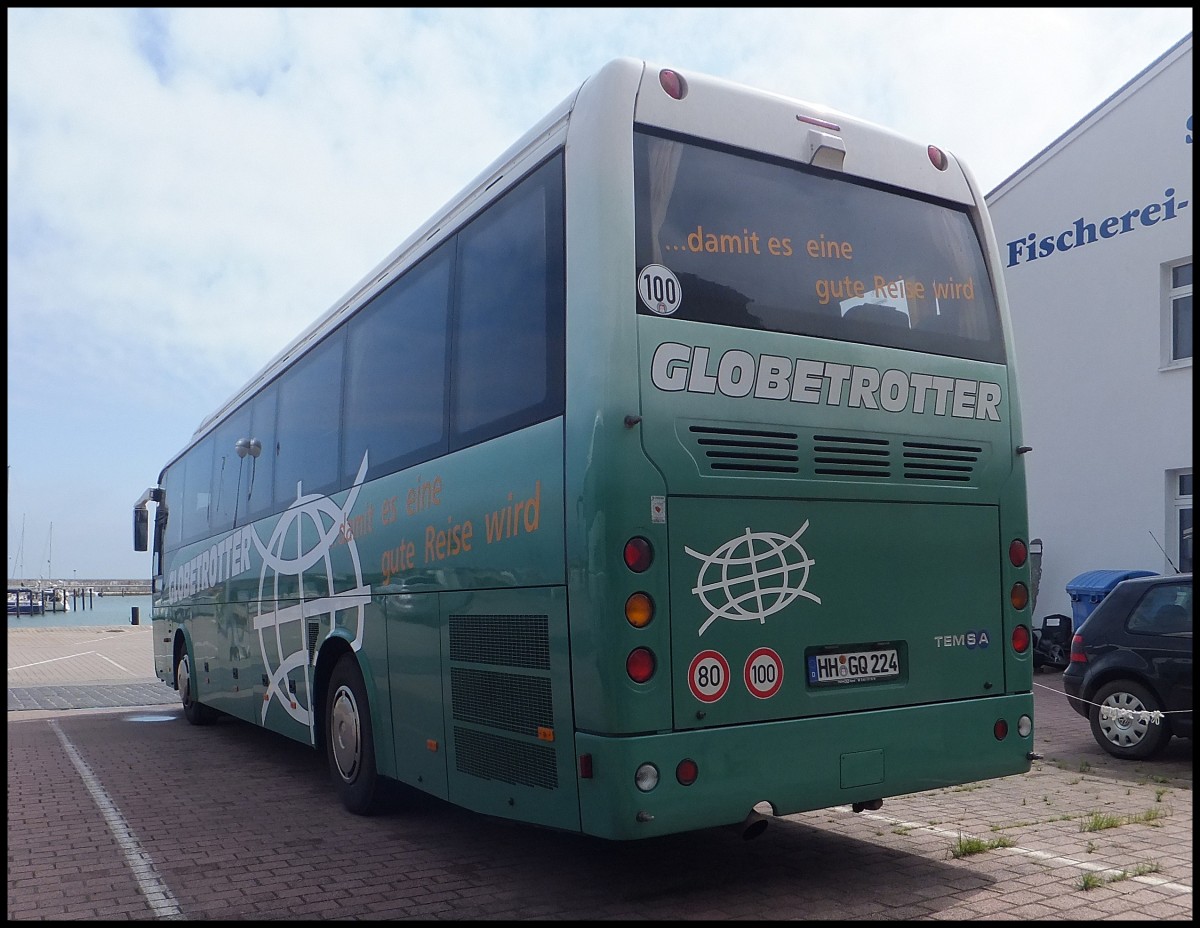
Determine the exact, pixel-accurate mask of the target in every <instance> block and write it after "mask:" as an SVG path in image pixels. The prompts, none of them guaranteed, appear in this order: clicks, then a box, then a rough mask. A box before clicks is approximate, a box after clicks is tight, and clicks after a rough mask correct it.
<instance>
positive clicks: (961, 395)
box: [650, 342, 1002, 422]
mask: <svg viewBox="0 0 1200 928" xmlns="http://www.w3.org/2000/svg"><path fill="white" fill-rule="evenodd" d="M650 379H651V382H653V384H654V386H655V387H657V388H658V389H659V390H662V391H664V392H667V393H678V392H683V391H686V392H688V393H707V394H712V395H715V394H717V393H720V394H721V395H722V396H728V397H734V398H737V397H747V396H753V397H754V398H755V399H760V400H775V401H778V402H792V403H814V404H824V405H826V406H846V407H847V408H849V409H882V410H884V411H885V412H892V413H900V412H914V413H918V414H921V413H926V412H931V413H933V415H935V416H945V415H949V416H952V417H954V418H958V419H987V420H990V421H992V422H999V421H1000V404H1001V402H1002V392H1001V389H1000V385H999V384H998V383H992V382H991V381H990V380H969V379H965V378H962V377H944V376H940V375H937V374H923V373H920V372H916V371H914V372H909V371H902V370H897V369H895V368H892V369H889V370H886V371H882V372H881V371H879V370H877V369H876V368H873V367H864V366H861V365H850V364H837V363H835V362H833V361H819V360H812V359H808V358H790V357H784V356H782V355H772V354H760V355H754V354H751V353H750V352H748V351H742V350H740V349H737V348H732V349H729V350H728V351H725V352H723V353H722V354H720V355H719V356H717V357H715V358H714V357H713V356H712V350H711V349H709V348H706V347H705V346H703V345H695V346H692V345H684V344H681V343H679V342H663V343H662V344H661V345H659V346H658V348H657V349H655V352H654V360H653V361H652V362H651V366H650Z"/></svg>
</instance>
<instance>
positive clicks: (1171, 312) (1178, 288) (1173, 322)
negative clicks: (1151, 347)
mask: <svg viewBox="0 0 1200 928" xmlns="http://www.w3.org/2000/svg"><path fill="white" fill-rule="evenodd" d="M1167 274H1168V290H1167V300H1166V313H1165V319H1164V320H1163V321H1164V323H1165V325H1164V326H1163V349H1164V351H1163V354H1164V358H1163V360H1164V366H1165V367H1173V366H1177V365H1183V364H1190V363H1191V360H1192V262H1191V259H1188V260H1187V261H1182V262H1180V263H1179V264H1172V265H1169V266H1168V267H1167Z"/></svg>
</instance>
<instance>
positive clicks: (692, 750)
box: [134, 59, 1034, 840]
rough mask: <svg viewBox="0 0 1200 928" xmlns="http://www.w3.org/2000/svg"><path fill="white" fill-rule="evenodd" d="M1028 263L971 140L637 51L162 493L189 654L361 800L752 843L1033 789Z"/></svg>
mask: <svg viewBox="0 0 1200 928" xmlns="http://www.w3.org/2000/svg"><path fill="white" fill-rule="evenodd" d="M1001 267H1002V263H1001V260H1000V256H999V251H998V248H997V243H996V240H995V237H994V235H993V232H992V227H991V224H990V220H989V218H988V214H987V210H986V207H985V205H984V201H983V195H982V193H981V191H980V189H979V187H978V185H977V184H976V182H975V181H974V179H973V177H972V175H971V173H970V171H969V170H968V169H967V168H966V167H965V166H964V165H963V164H962V163H961V162H960V161H959V160H958V159H957V158H955V157H954V156H953V155H952V154H950V153H948V152H946V151H944V150H942V149H940V148H938V147H936V146H933V145H927V144H924V143H918V142H913V141H910V140H908V139H905V138H904V137H902V136H901V135H898V134H896V133H894V132H892V131H889V130H885V129H883V128H881V127H878V126H875V125H872V124H870V123H867V122H864V121H862V120H859V119H855V118H853V117H851V116H847V115H845V114H842V113H839V112H835V111H833V110H830V109H827V108H825V107H821V106H814V105H812V104H808V103H804V102H801V101H799V100H794V99H790V98H787V97H783V96H779V95H776V94H770V93H765V92H761V91H757V90H752V89H749V88H746V87H742V86H739V85H735V84H732V83H729V82H726V81H723V80H718V79H714V78H711V77H707V76H704V75H701V74H692V73H687V72H682V71H678V70H672V69H667V68H660V67H657V66H654V65H651V64H649V63H647V62H643V61H635V60H630V59H618V60H615V61H612V62H610V63H608V64H607V65H606V66H604V67H603V68H602V69H601V70H599V71H598V72H597V73H595V74H594V75H593V76H592V77H590V78H589V79H588V80H587V81H585V82H584V83H583V84H582V86H580V87H579V88H578V89H577V90H576V91H575V92H574V93H572V94H571V95H570V96H569V97H568V98H567V99H566V100H565V101H564V102H563V103H562V104H560V105H559V106H558V107H557V108H556V109H554V110H553V111H552V112H551V113H550V114H549V115H547V116H546V117H545V118H544V119H543V120H542V121H541V122H539V123H538V124H537V125H535V126H534V127H533V128H532V129H531V130H530V131H529V132H528V133H527V134H526V135H525V136H523V137H522V138H521V139H520V140H519V141H518V142H517V143H516V144H514V145H513V146H512V147H511V148H510V149H509V150H508V151H507V152H505V153H504V154H503V155H502V156H501V157H500V158H498V159H497V160H496V161H495V162H494V163H493V164H492V165H491V166H490V167H489V168H487V170H485V171H484V172H483V173H482V174H480V175H479V177H478V178H477V179H476V180H475V181H474V182H472V183H471V184H470V185H469V186H468V187H467V188H466V189H465V190H464V191H463V192H462V193H461V194H460V195H459V196H458V197H457V198H456V199H454V200H453V201H452V202H451V203H450V204H449V205H447V206H446V207H445V208H444V209H443V210H442V211H441V212H440V213H438V214H437V215H436V216H434V217H433V218H432V219H431V220H430V221H429V222H428V223H426V224H425V225H424V226H423V227H422V228H420V229H419V230H417V232H415V233H414V234H413V235H412V236H411V237H410V238H409V239H408V240H407V241H405V242H404V243H403V244H402V245H400V246H399V247H398V248H397V249H396V250H395V251H394V252H393V253H392V254H391V255H390V256H388V257H387V258H386V259H385V260H384V261H383V262H382V263H381V264H379V265H378V266H377V267H376V268H375V269H374V270H372V271H371V272H370V273H369V274H368V275H367V276H366V277H364V278H363V280H362V281H361V282H360V283H359V284H358V285H357V286H356V287H354V288H353V289H352V290H351V291H350V292H349V293H348V294H347V296H346V297H345V298H344V299H343V300H341V301H340V302H339V303H337V304H336V305H335V306H334V307H332V308H331V309H330V310H329V311H327V312H326V313H325V314H324V315H323V316H321V317H320V318H319V319H318V320H317V321H316V322H315V323H314V324H312V325H311V326H310V327H309V328H308V329H307V330H306V331H304V332H303V333H302V334H301V335H299V336H298V337H297V338H296V339H295V340H294V341H293V342H292V343H291V344H289V345H288V346H287V347H286V348H285V349H284V350H283V351H282V352H281V353H280V354H279V355H278V356H277V357H276V358H275V359H274V360H273V361H271V362H270V363H269V364H268V365H267V366H266V367H265V368H263V370H262V371H261V372H260V373H259V374H257V375H256V376H255V377H254V378H253V379H252V380H251V381H250V382H249V383H248V384H246V386H245V387H244V388H243V389H242V390H240V391H239V392H238V393H237V394H236V395H234V396H233V397H232V398H231V399H229V401H228V402H226V403H225V404H224V405H223V406H221V407H220V408H219V409H218V410H217V411H216V412H215V413H214V414H213V415H211V416H210V417H208V418H207V419H206V420H205V421H204V422H202V423H201V425H200V427H199V428H198V429H197V430H196V432H195V434H194V435H193V436H192V437H191V439H190V441H188V442H187V444H186V446H185V447H184V448H183V450H182V451H181V452H180V453H179V454H178V455H176V456H175V457H174V458H173V459H171V460H170V461H169V462H168V463H167V464H166V466H165V467H164V468H163V469H162V471H161V473H160V474H159V477H158V480H157V482H156V483H155V484H154V485H153V486H151V487H150V488H149V489H147V490H146V491H145V493H144V494H143V495H142V497H141V498H140V499H139V500H138V501H137V503H136V505H135V508H134V545H135V548H136V549H137V550H141V551H146V550H148V549H149V550H152V552H153V553H152V575H153V580H154V607H153V615H152V621H153V626H154V641H155V654H154V660H155V667H156V671H157V674H158V676H159V677H160V678H161V679H162V680H164V681H165V682H167V683H169V684H171V685H173V686H174V687H175V688H176V689H178V691H179V693H180V697H181V702H182V704H183V712H184V715H185V716H186V718H187V720H188V721H189V722H192V723H194V724H202V723H205V722H208V721H210V720H212V719H213V718H214V717H217V716H218V715H224V716H230V717H233V718H236V719H240V720H242V721H243V722H245V723H248V724H251V725H256V726H262V727H263V728H266V729H269V730H271V731H273V732H278V733H282V734H284V735H286V736H288V737H291V738H294V739H297V740H299V741H302V742H304V743H306V744H309V745H311V746H313V747H314V748H315V749H318V750H321V751H323V752H324V753H325V754H326V756H327V758H328V764H329V769H330V773H331V777H332V780H333V782H334V784H335V785H336V788H337V791H338V792H339V794H340V797H341V800H342V801H343V802H344V803H345V805H346V807H347V808H348V809H350V810H351V811H353V812H356V813H368V812H370V811H371V810H372V809H373V808H374V807H376V806H377V805H378V798H379V792H380V791H379V789H378V787H379V785H380V782H381V780H383V779H384V778H387V779H389V780H395V781H399V782H401V783H404V784H407V785H409V786H411V787H414V788H416V789H418V790H423V791H425V792H427V793H430V794H432V795H435V796H438V797H440V798H441V799H444V800H446V801H448V802H451V803H455V804H457V805H460V806H463V807H466V808H468V809H472V810H475V811H477V812H479V813H483V814H486V815H492V816H501V817H504V818H509V819H516V820H520V821H524V822H529V823H536V824H539V825H544V826H549V827H553V828H559V829H565V830H569V831H576V832H582V833H586V834H589V835H596V836H600V837H603V838H609V839H621V840H623V839H635V838H644V837H651V836H657V835H664V834H670V833H676V832H682V831H687V830H692V829H699V828H708V827H713V826H720V825H738V824H742V825H744V827H745V829H746V834H747V835H751V834H755V833H757V832H758V831H759V830H760V829H761V828H762V827H763V823H764V822H765V821H767V818H766V817H764V815H763V813H765V812H767V811H768V808H769V812H770V813H774V814H775V815H785V814H790V813H796V812H802V811H807V810H815V809H823V808H830V807H834V806H843V805H844V806H847V807H849V808H852V809H853V810H854V811H861V810H863V809H877V808H879V806H880V803H881V802H882V800H883V799H885V798H887V797H889V796H895V795H900V794H906V793H911V792H916V791H921V790H930V789H936V788H941V787H947V786H951V785H954V784H961V783H966V782H974V781H978V780H984V779H988V778H992V777H1003V776H1009V775H1014V774H1020V773H1024V772H1026V771H1028V770H1029V768H1030V762H1031V758H1032V757H1033V756H1034V755H1033V753H1032V748H1033V699H1032V652H1031V634H1030V614H1029V603H1028V598H1029V593H1028V587H1029V564H1028V553H1027V534H1028V530H1027V521H1028V520H1027V512H1026V491H1025V476H1024V465H1023V454H1024V452H1026V451H1027V450H1028V448H1026V447H1024V446H1023V444H1022V436H1021V417H1020V410H1019V405H1018V387H1017V383H1016V377H1015V369H1014V366H1013V341H1012V334H1011V330H1010V323H1009V316H1008V310H1007V306H1006V301H1005V296H1004V287H1003V281H1002V277H1001ZM151 502H152V503H154V504H155V505H154V519H153V523H152V526H151V520H150V506H149V504H150V503H151ZM756 807H757V809H756Z"/></svg>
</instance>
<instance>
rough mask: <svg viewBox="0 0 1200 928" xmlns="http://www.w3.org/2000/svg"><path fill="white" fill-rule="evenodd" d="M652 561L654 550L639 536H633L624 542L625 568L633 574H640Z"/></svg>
mask: <svg viewBox="0 0 1200 928" xmlns="http://www.w3.org/2000/svg"><path fill="white" fill-rule="evenodd" d="M653 560H654V548H652V547H651V546H650V542H649V541H647V540H646V539H645V538H643V537H642V536H641V535H635V536H634V537H633V538H630V539H629V541H627V542H625V566H626V567H628V568H629V569H630V570H632V571H633V572H634V573H638V574H640V573H641V572H642V571H644V570H646V568H648V567H649V566H650V562H651V561H653Z"/></svg>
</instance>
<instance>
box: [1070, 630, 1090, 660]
mask: <svg viewBox="0 0 1200 928" xmlns="http://www.w3.org/2000/svg"><path fill="white" fill-rule="evenodd" d="M1071 663H1072V664H1086V663H1087V655H1086V654H1084V653H1083V635H1075V636H1073V637H1072V638H1071Z"/></svg>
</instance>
